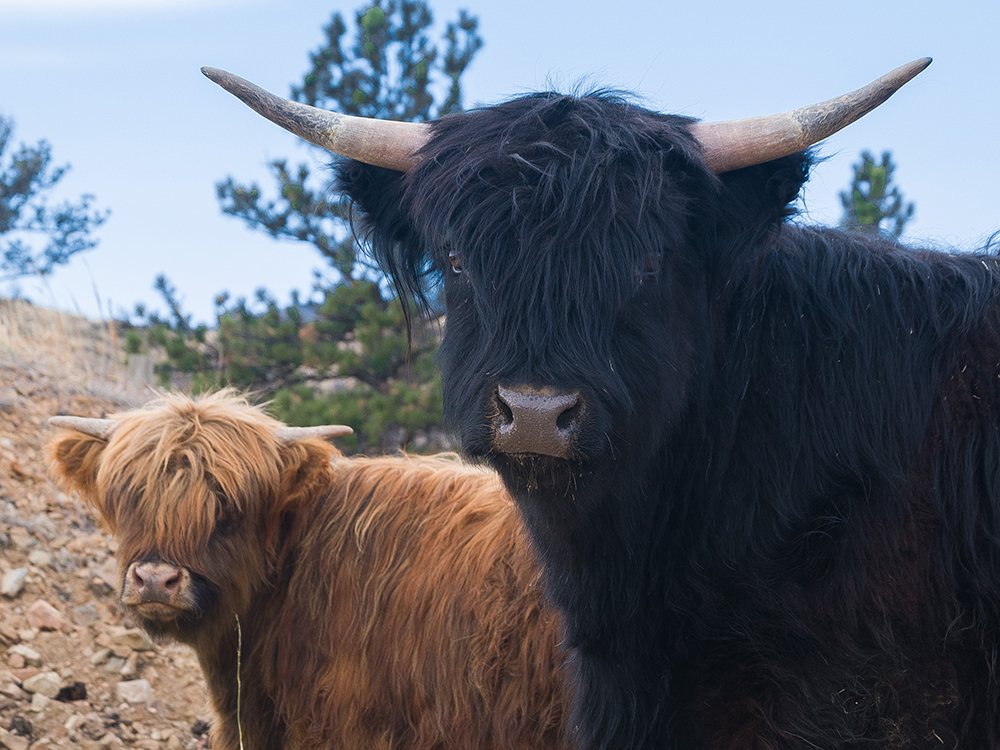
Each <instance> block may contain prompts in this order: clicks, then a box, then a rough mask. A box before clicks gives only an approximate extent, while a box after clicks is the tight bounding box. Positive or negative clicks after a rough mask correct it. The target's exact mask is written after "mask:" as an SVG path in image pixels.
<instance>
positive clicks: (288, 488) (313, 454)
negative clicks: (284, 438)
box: [277, 438, 340, 515]
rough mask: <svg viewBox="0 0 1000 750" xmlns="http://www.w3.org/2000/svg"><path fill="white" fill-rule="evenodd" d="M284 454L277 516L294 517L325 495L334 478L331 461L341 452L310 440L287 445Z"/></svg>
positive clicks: (283, 448) (318, 440)
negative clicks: (290, 515) (293, 514)
mask: <svg viewBox="0 0 1000 750" xmlns="http://www.w3.org/2000/svg"><path fill="white" fill-rule="evenodd" d="M279 451H280V454H281V486H280V490H279V495H278V497H279V501H278V507H277V512H278V514H279V515H285V514H287V513H294V512H296V511H297V510H300V509H302V508H304V507H305V506H306V505H308V504H309V503H311V502H313V501H314V500H316V499H317V498H319V497H322V496H323V495H325V494H326V493H327V492H328V491H329V488H330V481H331V479H332V478H333V468H332V466H331V465H330V461H331V460H332V459H333V458H334V457H335V456H339V455H340V452H339V451H338V450H337V449H336V448H334V447H333V446H332V445H330V444H329V443H327V442H326V441H325V440H321V439H318V438H308V439H306V440H296V441H294V442H291V443H285V444H284V445H282V446H281V448H280V449H279Z"/></svg>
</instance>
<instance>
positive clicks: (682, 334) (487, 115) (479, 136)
mask: <svg viewBox="0 0 1000 750" xmlns="http://www.w3.org/2000/svg"><path fill="white" fill-rule="evenodd" d="M687 124H688V121H687V120H685V119H683V118H678V117H671V116H665V115H659V114H655V113H651V112H648V111H645V110H642V109H640V108H637V107H634V106H631V105H630V104H628V103H626V102H624V101H622V100H620V99H618V98H615V97H614V96H609V95H596V96H589V97H583V98H574V97H568V96H560V95H555V94H540V95H535V96H529V97H526V98H523V99H518V100H515V101H511V102H508V103H506V104H502V105H500V106H497V107H492V108H488V109H484V110H480V111H476V112H471V113H468V114H464V115H458V116H454V117H449V118H445V119H444V120H442V121H441V122H439V123H437V124H436V125H435V128H434V137H433V139H432V140H431V142H430V143H429V145H428V146H427V147H426V148H425V150H424V152H423V157H424V158H423V160H422V161H421V163H420V165H419V166H418V167H417V168H416V169H414V170H412V171H411V172H409V173H407V174H405V175H404V174H399V173H395V172H389V171H386V170H381V169H378V168H374V167H368V166H364V165H361V164H358V163H354V162H345V163H343V164H342V165H340V167H339V179H340V182H341V185H342V187H343V189H344V190H346V191H347V193H348V194H349V195H350V196H351V197H352V199H353V200H354V201H355V203H356V204H357V205H358V206H359V207H360V209H361V211H362V213H363V217H364V220H365V227H366V229H367V231H368V233H369V234H368V239H369V240H370V241H371V243H372V246H373V250H374V252H375V254H376V255H377V257H378V258H379V260H380V261H381V262H382V264H383V266H384V267H385V268H386V269H387V270H388V271H389V272H390V273H391V275H392V277H393V278H394V280H395V282H396V284H397V285H398V287H399V289H400V290H401V291H402V292H403V293H405V294H407V295H409V296H419V295H420V290H421V289H422V288H423V285H424V283H425V281H424V275H425V274H426V273H428V272H430V273H433V274H439V275H441V276H443V278H444V283H445V290H446V298H447V310H448V320H447V330H446V335H445V340H444V344H443V346H442V350H441V360H440V361H441V366H442V369H443V371H444V383H445V400H446V404H447V410H448V413H449V416H450V418H451V420H452V421H453V423H454V424H455V426H456V428H457V429H458V431H459V432H460V434H461V437H462V441H463V445H464V448H465V451H466V452H467V453H468V454H469V455H470V456H472V457H479V458H484V459H487V460H489V461H490V462H491V463H492V464H493V465H494V466H495V467H496V468H497V469H499V471H500V472H501V474H502V475H503V477H504V479H505V481H506V483H507V485H508V487H509V488H510V490H511V491H512V492H513V494H514V495H515V497H516V498H517V500H518V503H519V505H520V507H521V510H522V512H523V515H524V518H525V520H526V522H527V524H528V527H529V529H530V531H531V533H532V536H533V538H534V540H535V543H536V546H537V547H538V549H539V551H540V553H541V555H542V557H543V558H544V563H545V568H546V575H547V586H548V591H549V593H550V595H551V597H552V598H553V600H554V601H555V602H556V603H557V604H558V605H559V607H560V608H561V609H562V610H563V612H564V613H565V621H566V627H567V631H568V632H567V634H568V638H569V641H570V643H571V644H572V646H573V648H574V654H575V656H574V659H575V661H574V664H575V675H576V679H577V680H578V682H579V693H578V694H579V705H578V706H577V713H576V722H575V723H576V724H577V725H578V726H579V727H580V740H581V744H582V747H584V748H588V749H589V748H659V749H660V750H663V749H665V748H685V749H686V748H718V749H722V748H726V749H732V750H736V749H737V748H752V749H757V750H764V749H768V750H770V749H775V750H777V749H778V748H824V750H829V749H833V748H843V749H846V748H851V749H857V750H861V749H862V748H879V749H880V750H889V749H892V750H895V749H897V748H899V749H902V748H908V749H909V748H950V747H962V748H1000V704H998V701H1000V690H998V678H1000V674H998V672H997V667H998V664H997V647H998V644H1000V634H998V632H997V627H998V607H1000V486H998V485H1000V433H998V428H1000V306H998V295H1000V269H998V263H997V260H996V259H995V258H994V257H992V256H989V255H982V256H980V255H948V254H943V253H938V252H930V251H922V250H914V249H906V248H903V247H900V246H898V245H895V244H892V243H890V242H887V241H882V240H879V239H872V238H866V237H862V236H860V235H857V234H849V233H844V232H841V231H837V230H825V229H811V228H804V227H801V226H794V225H791V224H788V223H785V219H786V218H787V216H788V215H789V213H790V211H789V207H788V205H789V203H790V202H791V201H792V200H793V199H794V198H795V196H796V194H797V193H798V191H799V188H800V187H801V185H802V183H803V182H804V181H805V179H806V176H807V173H808V167H809V163H810V159H809V156H808V155H806V154H797V155H794V156H790V157H787V158H784V159H780V160H776V161H774V162H769V163H767V164H762V165H760V166H757V167H752V168H749V169H744V170H740V171H737V172H732V173H728V174H724V175H721V176H716V175H713V174H711V173H710V172H709V171H708V170H707V168H706V167H705V166H704V163H703V160H702V157H701V152H700V149H699V147H698V145H697V144H696V143H695V142H694V141H693V139H692V138H691V136H690V135H689V134H688V131H687V127H686V126H687ZM449 253H453V254H455V255H457V258H458V260H459V261H460V266H461V273H456V272H455V271H454V270H453V268H452V265H451V263H450V262H449V257H448V256H449ZM498 383H500V384H502V383H522V384H529V385H535V386H545V385H551V386H556V387H559V388H565V389H573V390H578V391H580V392H581V393H583V394H584V395H585V397H586V400H587V405H588V408H587V411H586V415H585V421H584V425H583V428H582V430H581V432H580V434H579V436H578V440H577V442H576V443H575V448H574V451H575V452H574V457H573V460H569V461H567V460H562V459H556V458H549V457H543V456H532V455H528V456H521V457H516V458H512V457H511V456H508V455H504V454H502V453H498V452H497V451H496V450H495V448H494V447H493V442H492V432H491V428H490V421H489V416H490V412H491V409H493V408H494V407H493V406H492V404H493V393H494V392H495V389H496V387H497V384H498Z"/></svg>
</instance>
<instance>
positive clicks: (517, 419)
mask: <svg viewBox="0 0 1000 750" xmlns="http://www.w3.org/2000/svg"><path fill="white" fill-rule="evenodd" d="M494 401H495V406H496V411H495V412H494V414H493V419H492V421H493V441H494V444H495V445H496V448H497V450H499V451H500V452H501V453H507V454H525V453H529V454H530V453H533V454H538V455H542V456H554V457H555V458H571V457H572V455H573V451H574V447H575V444H576V439H577V434H578V433H579V431H580V426H581V424H582V422H583V417H584V413H585V411H586V402H585V400H584V397H583V394H582V393H580V392H579V391H562V390H558V389H556V388H552V387H549V386H545V387H541V388H536V387H533V386H526V385H514V386H503V385H501V386H498V387H497V390H496V393H495V394H494Z"/></svg>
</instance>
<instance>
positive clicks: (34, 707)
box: [29, 693, 52, 714]
mask: <svg viewBox="0 0 1000 750" xmlns="http://www.w3.org/2000/svg"><path fill="white" fill-rule="evenodd" d="M51 700H52V699H51V698H49V697H48V696H47V695H43V694H42V693H35V694H34V695H32V696H31V706H30V708H29V710H31V711H34V712H35V713H36V714H40V713H41V712H42V711H44V710H45V709H46V707H47V706H48V705H49V702H50V701H51Z"/></svg>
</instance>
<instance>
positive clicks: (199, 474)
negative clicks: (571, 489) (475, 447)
mask: <svg viewBox="0 0 1000 750" xmlns="http://www.w3.org/2000/svg"><path fill="white" fill-rule="evenodd" d="M117 420H118V422H119V426H118V428H117V429H116V431H115V433H114V435H113V436H112V437H111V439H110V441H108V442H105V441H103V440H99V439H96V438H92V437H88V436H85V435H82V434H80V433H76V432H65V433H62V434H60V435H59V436H58V437H57V438H55V439H54V440H53V442H52V444H51V448H50V454H51V458H52V462H53V466H54V471H55V473H56V474H57V475H58V476H59V477H60V478H61V479H62V480H63V481H64V482H65V483H66V484H67V485H69V486H70V487H73V488H75V489H77V490H78V491H79V492H80V493H81V494H82V495H83V497H85V498H86V500H87V501H88V502H90V503H91V504H92V505H93V506H94V507H95V508H96V509H97V510H98V511H99V512H100V514H101V516H102V518H103V519H104V521H105V522H106V523H107V525H108V527H109V529H110V530H111V531H112V533H114V535H115V537H116V538H117V540H118V543H119V548H118V553H117V554H118V559H119V563H120V567H121V569H122V571H123V573H122V575H124V570H125V569H126V568H127V567H128V566H129V564H130V563H131V562H135V561H147V560H162V561H164V562H169V563H171V564H172V565H175V566H178V567H182V568H184V569H186V571H187V572H188V573H189V574H190V578H191V580H192V581H193V583H192V586H193V589H194V590H193V591H192V592H191V595H190V600H191V601H192V602H194V603H195V604H194V605H192V606H193V614H192V615H191V616H190V617H186V618H184V617H182V618H178V620H177V621H176V622H172V623H162V622H148V621H142V619H141V618H139V620H140V624H142V625H143V626H144V627H147V629H150V630H151V631H153V632H154V633H157V634H159V635H163V636H167V637H171V638H174V639H177V640H179V641H182V642H185V643H189V644H191V645H192V646H193V647H194V648H195V650H196V651H197V653H198V657H199V659H200V662H201V665H202V669H203V670H204V672H205V676H206V678H207V680H208V684H209V687H210V690H211V694H212V699H213V701H214V704H215V709H216V712H217V714H218V721H217V727H216V735H215V743H216V745H215V746H216V747H221V748H235V747H237V731H238V727H237V716H236V699H237V675H236V652H237V632H236V615H238V616H239V621H240V624H241V627H242V634H243V651H242V674H241V678H242V709H241V712H240V714H241V716H240V721H241V724H242V729H243V741H244V745H245V747H246V748H247V750H255V749H256V748H280V747H294V748H302V749H305V748H345V749H347V748H350V749H351V750H353V749H355V748H414V749H416V748H428V749H430V748H462V749H463V750H464V749H467V748H468V749H471V748H498V749H502V748H525V749H526V748H542V747H550V748H565V747H568V744H569V743H568V739H567V736H568V732H567V728H566V726H565V710H566V706H567V695H566V692H565V691H566V687H565V684H564V680H563V676H562V664H563V660H564V654H563V651H562V649H561V647H560V638H561V635H560V633H561V631H560V627H559V623H558V620H557V616H556V614H555V612H554V611H553V610H552V609H551V608H550V607H548V606H546V604H545V602H544V601H543V598H542V594H541V592H540V589H539V581H538V576H539V568H538V565H537V564H536V562H535V559H534V557H533V555H532V553H531V550H530V549H529V545H528V541H527V539H526V537H525V534H524V532H523V531H522V529H521V525H520V523H519V520H518V518H517V517H516V513H515V508H514V506H513V504H512V502H511V501H510V499H509V498H508V497H507V494H506V493H505V492H504V490H503V489H502V488H501V485H500V482H499V481H498V480H497V478H496V477H495V476H494V475H493V474H491V473H487V472H486V471H483V470H480V469H477V468H472V467H468V466H463V465H461V464H460V463H459V462H458V461H457V460H456V459H455V458H454V457H448V456H439V457H431V458H419V457H403V456H397V457H386V458H344V457H342V456H340V455H339V454H338V452H337V451H336V449H335V448H333V447H332V446H330V445H328V444H327V443H325V442H323V441H320V440H315V439H310V440H303V441H301V442H297V443H293V444H291V445H282V444H281V443H280V442H279V441H278V440H277V439H276V438H275V437H274V430H275V428H276V427H278V426H279V424H280V423H278V422H276V421H275V420H273V419H271V418H270V417H268V416H266V415H265V414H264V413H262V412H261V411H260V410H259V409H258V408H256V407H253V406H251V405H250V404H248V403H247V402H246V401H245V400H244V399H242V398H239V397H238V396H236V395H234V394H233V393H231V392H221V393H217V394H214V395H210V396H206V397H202V398H200V399H197V400H192V399H189V398H187V397H185V396H181V395H165V396H163V397H162V399H161V400H159V401H157V402H154V403H153V404H150V405H149V406H147V407H145V408H143V409H139V410H136V411H132V412H128V413H125V414H121V415H119V416H118V417H117Z"/></svg>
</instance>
